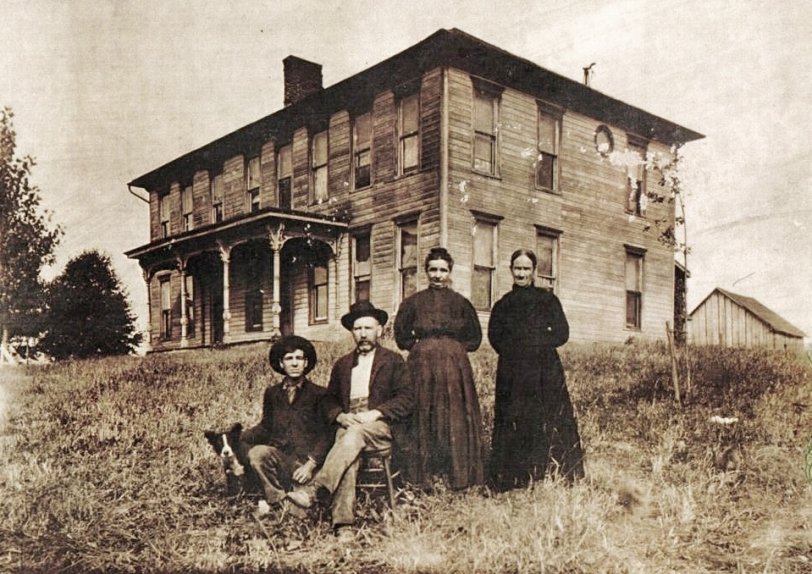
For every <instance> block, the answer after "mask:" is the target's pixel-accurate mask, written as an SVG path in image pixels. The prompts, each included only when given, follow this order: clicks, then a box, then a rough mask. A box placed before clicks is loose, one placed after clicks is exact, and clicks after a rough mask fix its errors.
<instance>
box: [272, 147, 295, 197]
mask: <svg viewBox="0 0 812 574" xmlns="http://www.w3.org/2000/svg"><path fill="white" fill-rule="evenodd" d="M283 154H284V155H287V156H288V157H289V158H290V159H289V162H288V163H289V164H290V165H289V167H290V173H285V172H283V171H282V170H283V169H284V167H285V166H284V165H283V164H284V162H283ZM283 182H286V185H284V186H283ZM283 187H286V188H287V189H286V190H285V198H284V199H286V201H284V202H283ZM276 206H277V207H278V208H279V209H293V144H292V143H286V144H284V145H281V146H279V147H278V148H277V150H276Z"/></svg>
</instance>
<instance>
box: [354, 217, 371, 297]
mask: <svg viewBox="0 0 812 574" xmlns="http://www.w3.org/2000/svg"><path fill="white" fill-rule="evenodd" d="M371 256H372V250H371V242H370V234H369V232H368V231H367V232H365V233H359V234H357V235H356V236H355V268H354V271H353V273H354V275H355V300H356V301H369V289H370V277H371V271H372V270H371V259H372V257H371Z"/></svg>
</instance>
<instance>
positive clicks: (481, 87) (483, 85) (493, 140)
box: [471, 77, 504, 178]
mask: <svg viewBox="0 0 812 574" xmlns="http://www.w3.org/2000/svg"><path fill="white" fill-rule="evenodd" d="M471 83H472V87H473V92H472V102H471V133H472V136H473V138H472V141H471V169H472V170H473V171H474V172H476V173H479V174H482V175H486V176H489V177H497V178H498V177H499V175H500V173H501V166H500V165H499V164H500V155H501V154H500V149H499V147H500V146H499V116H500V113H501V103H502V92H503V91H504V87H502V86H499V85H497V84H493V83H491V82H488V81H486V80H483V79H482V78H476V77H472V78H471ZM484 98H487V99H488V100H490V107H491V131H490V132H486V131H482V130H481V129H479V127H480V126H478V125H477V123H478V122H477V120H478V117H479V114H478V113H477V101H478V99H484ZM479 138H482V139H487V140H488V141H489V142H490V150H491V152H490V156H491V161H490V164H491V166H490V169H481V168H480V167H477V159H478V158H477V141H478V140H479Z"/></svg>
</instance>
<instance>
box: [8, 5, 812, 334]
mask: <svg viewBox="0 0 812 574" xmlns="http://www.w3.org/2000/svg"><path fill="white" fill-rule="evenodd" d="M2 16H3V17H2V20H0V105H3V106H9V107H11V108H12V109H13V111H14V113H15V118H14V124H15V128H16V131H17V147H18V153H19V154H27V155H31V156H33V157H34V158H35V159H36V161H37V165H36V167H35V168H34V172H33V178H32V179H33V182H34V183H35V184H36V185H38V186H39V188H40V191H41V196H42V199H43V205H44V206H45V207H46V208H48V209H49V210H51V211H52V212H53V218H54V222H56V223H59V224H60V225H62V227H63V228H64V229H65V236H64V238H63V240H62V243H61V244H60V246H59V248H58V249H57V252H56V255H57V263H56V265H54V266H53V267H51V268H48V269H46V270H45V273H44V275H45V277H46V278H52V277H53V276H55V275H56V274H58V273H59V272H61V271H62V268H64V265H65V264H66V263H67V261H68V260H69V259H71V258H72V257H75V256H77V255H79V254H80V253H81V252H82V251H84V250H86V249H99V250H101V251H103V252H104V253H107V254H108V255H110V257H111V258H112V261H113V266H114V269H115V271H116V273H117V274H118V276H119V277H120V278H121V279H122V281H123V282H124V283H125V285H126V287H127V289H128V291H129V294H130V297H131V300H132V303H133V307H134V310H135V312H136V313H137V314H138V316H139V318H140V322H139V324H140V326H141V327H142V328H145V327H146V312H147V303H146V300H147V299H146V287H145V284H144V281H143V278H142V275H141V270H140V268H139V267H138V264H137V262H135V261H133V260H129V259H127V257H126V256H125V255H124V252H125V251H127V250H129V249H132V248H134V247H137V246H140V245H143V244H145V243H147V242H148V241H149V223H148V206H147V204H146V203H143V202H142V201H140V200H139V199H138V198H136V197H134V196H133V195H131V194H130V193H129V192H128V190H127V186H126V184H127V182H129V181H132V180H133V179H135V178H136V177H138V176H139V175H142V174H145V173H147V172H149V171H151V170H152V169H154V168H156V167H158V166H161V165H163V164H165V163H167V162H169V161H171V160H172V159H174V158H176V157H178V156H180V155H182V154H184V153H186V152H188V151H191V150H193V149H196V148H198V147H201V146H203V145H205V144H207V143H209V142H210V141H212V140H214V139H216V138H218V137H220V136H223V135H225V134H227V133H230V132H232V131H234V130H236V129H238V128H240V127H242V126H244V125H246V124H248V123H251V122H253V121H255V120H257V119H259V118H261V117H264V116H266V115H269V114H271V113H273V112H275V111H277V110H278V109H280V108H281V107H282V59H283V58H285V57H286V56H288V55H290V54H293V55H296V56H299V57H302V58H305V59H307V60H311V61H314V62H318V63H320V64H322V65H323V76H324V85H325V86H330V85H332V84H335V83H336V82H338V81H340V80H342V79H344V78H346V77H348V76H351V75H353V74H355V73H357V72H359V71H361V70H363V69H365V68H366V67H368V66H370V65H373V64H375V63H377V62H379V61H381V60H383V59H385V58H387V57H389V56H391V55H393V54H396V53H398V52H400V51H402V50H404V49H406V48H408V47H409V46H411V45H413V44H415V43H417V42H419V41H420V40H422V39H424V38H425V37H427V36H429V35H431V34H432V33H434V32H435V31H437V30H438V29H440V28H459V29H461V30H463V31H465V32H467V33H469V34H472V35H474V36H477V37H478V38H480V39H482V40H485V41H486V42H490V43H492V44H495V45H497V46H499V47H501V48H503V49H505V50H507V51H509V52H511V53H513V54H515V55H517V56H520V57H523V58H526V59H528V60H531V61H533V62H535V63H537V64H538V65H540V66H542V67H544V68H547V69H549V70H551V71H553V72H556V73H558V74H560V75H563V76H566V77H569V78H571V79H573V80H576V81H582V80H583V72H582V68H583V67H584V66H587V65H589V64H590V63H592V62H595V66H594V68H593V76H592V79H591V87H592V88H594V89H596V90H598V91H600V92H603V93H605V94H607V95H609V96H612V97H614V98H617V99H620V100H622V101H624V102H626V103H628V104H631V105H634V106H637V107H640V108H642V109H644V110H646V111H649V112H651V113H654V114H656V115H658V116H661V117H664V118H666V119H668V120H671V121H673V122H675V123H678V124H680V125H683V126H685V127H688V128H690V129H692V130H695V131H697V132H700V133H702V134H704V135H705V136H706V138H705V139H703V140H700V141H698V142H693V143H691V144H689V145H687V146H685V148H684V162H683V168H682V169H683V172H682V173H683V182H684V189H685V192H686V210H687V213H686V215H687V221H688V224H687V229H686V231H687V239H688V243H689V245H690V246H691V251H690V253H689V255H688V266H689V269H690V271H691V279H690V281H689V285H688V301H689V308H690V309H693V308H694V307H695V306H696V305H697V304H698V303H700V302H701V301H702V300H703V299H704V298H705V297H706V296H707V295H708V294H709V293H710V292H711V291H712V290H713V289H714V288H715V287H721V288H724V289H728V290H731V291H733V292H735V293H739V294H741V295H746V296H750V297H754V298H756V299H758V300H759V301H760V302H761V303H763V304H764V305H766V306H767V307H769V308H771V309H772V310H774V311H776V312H777V313H778V314H779V315H781V316H782V317H784V318H785V319H787V320H788V321H790V322H791V323H792V324H793V325H795V326H797V327H798V328H800V329H801V330H803V331H804V332H805V333H807V335H809V336H812V297H810V296H809V295H810V291H812V289H810V287H809V286H810V285H812V264H810V263H811V260H812V235H810V232H812V193H810V187H812V152H811V151H810V150H812V146H810V144H809V143H808V140H807V139H806V136H807V134H806V130H807V129H810V128H811V127H812V121H810V102H812V3H810V2H807V1H802V0H782V1H780V2H775V3H771V2H763V1H753V0H730V1H724V0H686V1H681V2H680V1H666V0H645V1H642V0H620V1H611V0H581V1H577V0H563V1H562V0H549V1H542V0H501V2H493V1H492V0H488V1H483V0H466V1H459V0H453V1H443V0H432V1H426V0H414V1H412V2H410V3H405V2H402V1H400V2H397V1H393V0H378V1H371V0H370V1H358V0H344V1H343V2H335V1H327V0H268V1H266V2H257V1H252V2H248V1H242V0H239V1H229V2H222V1H209V0H205V1H204V0H200V1H195V2H188V1H186V0H184V1H179V0H159V1H156V0H137V1H127V0H118V1H114V0H94V1H89V0H85V1H83V0H72V1H65V2H57V1H49V0H3V2H2ZM135 191H141V192H142V194H143V191H142V190H135Z"/></svg>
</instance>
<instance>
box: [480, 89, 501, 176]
mask: <svg viewBox="0 0 812 574" xmlns="http://www.w3.org/2000/svg"><path fill="white" fill-rule="evenodd" d="M498 125H499V95H498V94H496V93H494V92H493V91H492V90H490V89H486V88H483V87H480V86H476V87H475V88H474V170H476V171H479V172H482V173H486V174H488V175H497V174H498V158H499V155H498V149H497V148H498V141H497V131H498V130H497V126H498Z"/></svg>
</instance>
